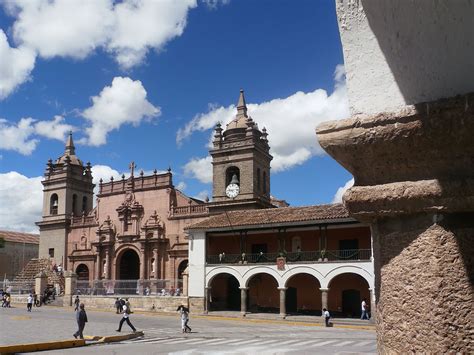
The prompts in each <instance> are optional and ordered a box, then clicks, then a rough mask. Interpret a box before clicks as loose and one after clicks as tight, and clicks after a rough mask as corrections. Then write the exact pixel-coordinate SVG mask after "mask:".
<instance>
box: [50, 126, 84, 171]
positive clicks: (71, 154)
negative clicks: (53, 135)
mask: <svg viewBox="0 0 474 355" xmlns="http://www.w3.org/2000/svg"><path fill="white" fill-rule="evenodd" d="M68 160H69V164H72V165H80V166H83V164H82V161H81V160H80V159H79V158H78V157H77V155H76V148H75V147H74V142H73V141H72V132H69V137H68V139H67V142H66V149H65V150H64V154H63V155H61V156H60V157H59V158H58V160H56V164H65V163H66V162H67V161H68Z"/></svg>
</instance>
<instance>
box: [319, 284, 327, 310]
mask: <svg viewBox="0 0 474 355" xmlns="http://www.w3.org/2000/svg"><path fill="white" fill-rule="evenodd" d="M319 290H320V291H321V309H323V308H326V309H328V310H329V307H328V294H329V289H328V288H320V289H319Z"/></svg>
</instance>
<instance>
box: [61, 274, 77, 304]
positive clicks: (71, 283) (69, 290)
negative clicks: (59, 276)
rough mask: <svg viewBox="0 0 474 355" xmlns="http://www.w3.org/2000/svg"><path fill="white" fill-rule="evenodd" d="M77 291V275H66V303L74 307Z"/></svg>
mask: <svg viewBox="0 0 474 355" xmlns="http://www.w3.org/2000/svg"><path fill="white" fill-rule="evenodd" d="M76 289H77V274H76V273H74V272H72V271H66V272H65V273H64V301H65V302H67V303H68V304H69V306H72V296H73V295H74V294H75V292H76Z"/></svg>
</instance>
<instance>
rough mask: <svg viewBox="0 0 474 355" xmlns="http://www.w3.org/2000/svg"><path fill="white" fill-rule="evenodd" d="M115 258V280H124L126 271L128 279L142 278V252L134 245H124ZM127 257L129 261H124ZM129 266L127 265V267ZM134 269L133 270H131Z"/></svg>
mask: <svg viewBox="0 0 474 355" xmlns="http://www.w3.org/2000/svg"><path fill="white" fill-rule="evenodd" d="M115 255H116V257H115V275H116V277H115V279H117V280H120V279H122V280H123V279H124V276H123V274H124V272H125V269H127V271H126V275H127V278H128V279H130V277H131V279H139V278H140V276H139V275H140V263H141V262H142V260H141V257H140V251H139V250H138V248H136V247H135V246H133V245H124V246H123V247H121V248H120V249H118V250H117V252H116V254H115ZM124 256H125V257H126V258H127V260H124V259H123V257H124ZM125 264H127V265H125ZM131 268H133V269H131Z"/></svg>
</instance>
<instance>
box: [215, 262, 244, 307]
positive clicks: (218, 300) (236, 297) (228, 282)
mask: <svg viewBox="0 0 474 355" xmlns="http://www.w3.org/2000/svg"><path fill="white" fill-rule="evenodd" d="M229 270H230V269H227V271H229ZM221 271H222V270H221ZM236 276H239V275H235V273H233V274H231V273H229V272H226V271H222V272H219V273H216V274H215V275H213V276H212V277H211V278H210V279H209V283H208V285H209V288H210V290H209V291H210V292H209V295H210V299H209V310H211V311H238V310H240V280H239V278H238V277H236Z"/></svg>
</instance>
